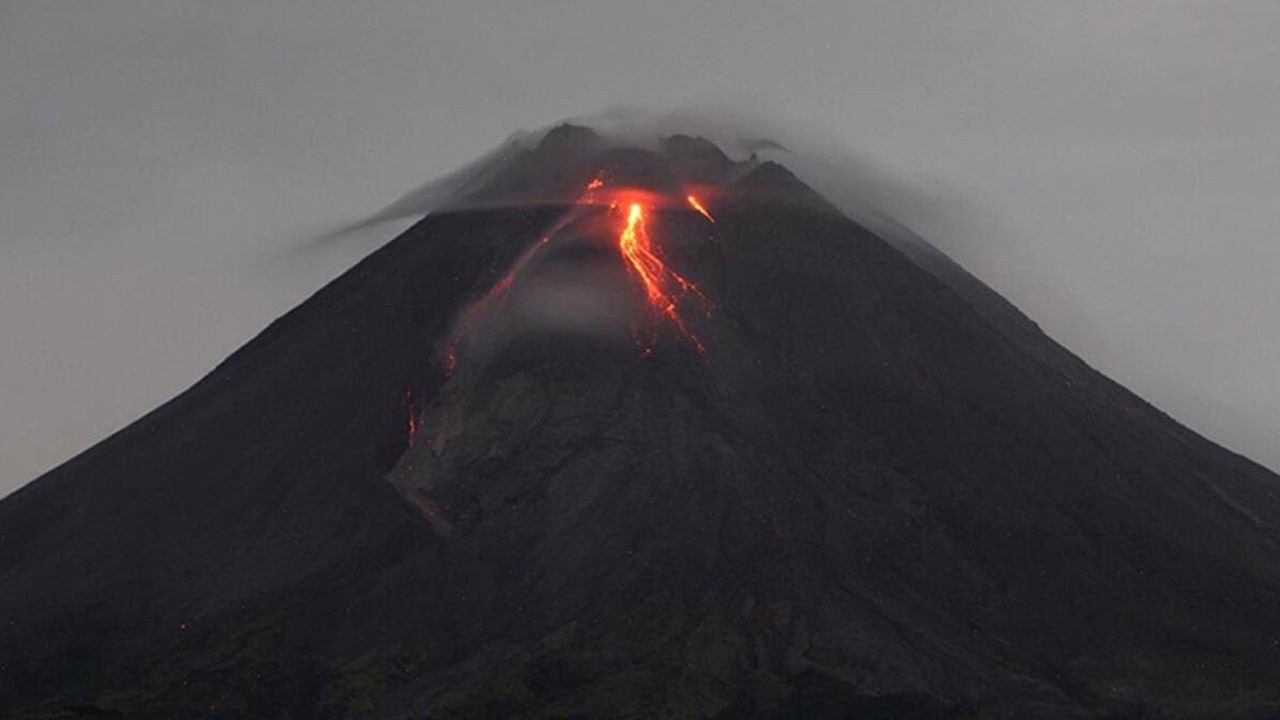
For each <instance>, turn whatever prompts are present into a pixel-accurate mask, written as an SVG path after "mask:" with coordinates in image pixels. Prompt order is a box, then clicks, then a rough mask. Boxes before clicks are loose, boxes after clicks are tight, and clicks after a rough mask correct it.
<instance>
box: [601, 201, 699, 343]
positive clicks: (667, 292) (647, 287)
mask: <svg viewBox="0 0 1280 720" xmlns="http://www.w3.org/2000/svg"><path fill="white" fill-rule="evenodd" d="M618 249H619V250H620V251H621V252H622V257H623V258H625V259H626V261H627V264H628V266H629V267H630V268H631V270H632V272H634V273H635V274H636V277H637V278H639V280H640V284H641V285H642V286H643V287H644V291H645V296H646V301H647V302H648V304H649V307H650V308H652V309H653V312H654V313H655V314H657V315H660V316H663V317H666V318H667V319H668V320H670V321H671V324H672V325H675V327H676V329H677V330H679V331H680V334H681V335H684V336H685V338H687V339H688V340H689V342H691V343H693V346H694V348H695V349H696V350H697V351H698V353H699V354H704V353H706V347H705V346H704V345H703V344H702V341H701V340H699V339H698V336H697V335H694V334H693V332H692V331H691V330H689V327H688V325H686V324H685V321H684V318H682V317H680V310H679V308H678V307H677V306H676V302H677V300H679V298H680V296H681V295H682V294H685V293H693V294H694V295H695V296H697V297H698V299H699V300H700V301H701V302H702V303H703V305H704V307H706V308H708V309H709V308H710V303H709V302H708V301H707V299H706V296H704V295H703V294H702V291H701V290H699V289H698V286H697V285H695V284H694V283H693V282H691V281H689V280H687V279H685V278H684V277H682V276H681V275H680V274H679V273H677V272H675V271H674V270H672V269H670V268H668V267H667V265H666V263H664V262H663V261H662V258H660V257H658V255H657V254H656V253H654V251H653V244H652V241H651V240H650V238H649V230H648V227H647V226H646V225H645V215H644V206H642V205H641V204H640V203H631V205H630V207H629V209H628V211H627V224H626V226H625V227H623V228H622V232H621V233H619V234H618ZM651 350H652V347H651V346H650V347H646V348H645V352H646V354H647V353H648V352H649V351H651Z"/></svg>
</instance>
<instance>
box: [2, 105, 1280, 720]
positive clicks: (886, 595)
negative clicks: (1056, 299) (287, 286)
mask: <svg viewBox="0 0 1280 720" xmlns="http://www.w3.org/2000/svg"><path fill="white" fill-rule="evenodd" d="M450 182H451V183H452V184H451V186H450V188H449V192H448V193H446V194H445V196H440V195H439V193H437V194H436V195H433V197H434V198H436V199H437V200H438V201H439V205H438V206H437V207H435V208H433V209H432V211H431V212H430V213H429V214H427V215H426V216H425V217H424V218H423V219H421V221H419V222H417V223H416V224H415V225H414V226H413V227H411V228H410V229H409V230H408V231H406V232H404V233H403V234H402V235H400V236H399V237H398V238H396V239H395V240H392V241H391V242H390V243H388V244H387V245H385V246H383V247H382V248H381V249H379V250H377V251H376V252H374V253H373V254H371V255H370V256H369V257H367V258H366V259H365V260H363V261H362V262H360V263H359V264H358V265H356V266H355V267H354V268H352V269H351V270H350V271H348V272H347V273H345V274H344V275H342V276H341V277H339V278H337V279H336V280H334V281H333V282H332V283H330V284H329V285H327V286H326V287H324V288H323V289H321V290H320V291H319V292H317V293H316V294H315V295H314V296H313V297H311V298H310V299H308V300H307V301H306V302H304V303H303V304H301V305H300V306H298V307H297V308H295V309H294V310H292V311H291V312H289V313H288V314H286V315H285V316H283V317H282V318H280V319H279V320H277V321H275V322H274V323H273V324H271V325H270V326H269V327H267V328H266V329H265V330H264V331H263V332H262V333H261V334H260V335H258V336H257V337H256V338H254V339H253V340H252V341H250V342H249V343H248V344H247V345H245V346H244V347H242V348H241V349H240V350H238V351H237V352H236V353H234V354H233V355H232V356H231V357H229V358H228V359H226V360H225V361H224V362H223V363H222V364H220V365H219V366H218V367H217V368H215V369H214V370H213V371H212V372H211V373H210V374H209V375H208V376H207V377H205V378H204V379H202V380H201V381H200V382H199V383H197V384H196V385H195V386H194V387H192V388H191V389H190V390H188V391H186V392H184V393H183V394H181V395H179V396H178V397H176V398H174V399H173V400H171V401H170V402H168V403H167V404H165V405H163V406H161V407H160V408H158V409H156V410H155V411H153V412H152V413H150V414H149V415H147V416H145V417H143V418H142V419H140V420H138V421H137V422H135V423H134V424H132V425H130V426H129V427H127V428H125V429H123V430H121V431H120V432H118V433H117V434H116V435H114V436H112V437H110V438H109V439H107V440H105V441H104V442H102V443H101V444H99V445H97V446H96V447H93V448H91V449H89V450H87V451H86V452H84V453H83V454H81V455H80V456H78V457H76V458H74V459H72V460H71V461H69V462H67V463H66V464H65V465H63V466H61V467H59V468H57V469H55V470H53V471H51V472H49V473H48V474H46V475H45V476H43V477H41V478H39V479H37V480H36V481H34V482H32V483H30V484H29V485H27V486H26V487H24V488H22V489H21V490H19V491H18V492H16V493H14V494H13V495H11V496H9V497H8V498H6V499H4V500H3V502H0V588H3V591H2V592H0V708H4V709H5V712H7V715H8V716H9V717H23V718H54V717H99V716H101V717H112V716H115V717H130V718H240V717H255V718H347V717H360V718H364V717H378V718H406V719H407V718H482V717H483V718H489V717H520V718H549V717H556V718H570V717H573V718H586V717H592V718H594V717H602V718H613V717H618V718H621V717H634V718H638V717H679V718H701V717H720V718H734V717H779V718H780V717H806V718H808V717H852V718H862V717H866V718H1209V717H1213V718H1227V717H1235V718H1263V717H1276V716H1278V715H1280V613H1278V612H1277V610H1278V609H1280V535H1278V534H1277V527H1280V499H1278V498H1277V496H1276V493H1277V489H1280V478H1277V477H1276V476H1275V475H1273V474H1271V473H1270V472H1268V471H1267V470H1265V469H1263V468H1262V467H1260V466H1258V465H1255V464H1253V463H1252V462H1250V461H1248V460H1246V459H1244V458H1242V457H1240V456H1237V455H1234V454H1232V453H1230V452H1228V451H1226V450H1224V449H1222V448H1220V447H1218V446H1216V445H1214V444H1213V443H1211V442H1209V441H1207V440H1205V439H1204V438H1201V437H1199V436H1197V435H1196V434H1195V433H1193V432H1191V431H1190V430H1188V429H1186V428H1184V427H1182V426H1181V425H1179V424H1178V423H1177V422H1175V421H1174V420H1172V419H1171V418H1169V417H1167V416H1166V415H1164V414H1162V413H1161V412H1160V411H1159V410H1157V409H1155V408H1154V407H1152V406H1151V405H1149V404H1148V403H1146V402H1144V401H1143V400H1141V399H1140V398H1138V397H1136V396H1135V395H1133V394H1132V393H1130V392H1128V391H1126V390H1125V389H1124V388H1122V387H1120V386H1118V385H1117V384H1115V383H1113V382H1111V381H1110V380H1108V379H1107V378H1105V377H1103V376H1102V375H1101V374H1099V373H1098V372H1096V371H1094V370H1093V369H1091V368H1090V367H1088V366H1087V365H1086V364H1085V363H1083V362H1082V361H1080V360H1079V359H1078V358H1076V357H1075V356H1073V355H1072V354H1071V353H1070V352H1068V351H1067V350H1065V349H1063V348H1062V347H1060V346H1059V345H1057V344H1056V343H1054V342H1053V341H1052V340H1051V339H1050V338H1048V337H1047V336H1045V335H1044V334H1043V333H1042V332H1041V331H1040V330H1039V328H1037V327H1036V325H1035V324H1034V323H1033V322H1031V321H1030V320H1029V319H1027V318H1026V317H1024V316H1023V315H1022V314H1021V313H1019V312H1018V311H1017V310H1016V309H1015V308H1014V307H1013V306H1012V305H1010V304H1009V303H1007V302H1006V301H1005V300H1004V299H1003V298H1001V297H1000V296H999V295H997V294H995V293H994V292H993V291H991V290H990V289H988V288H987V287H985V286H983V285H982V284H981V283H980V282H978V281H977V280H976V279H974V278H973V277H972V276H970V275H968V274H967V273H965V272H964V271H963V270H962V269H961V268H959V266H957V265H955V264H954V263H952V262H950V260H948V259H947V258H946V257H945V256H944V255H942V254H941V253H938V252H937V251H936V250H934V249H933V248H932V247H931V246H929V245H928V244H927V243H924V242H923V241H921V240H919V239H918V238H914V237H913V236H911V235H910V234H909V233H907V232H906V231H901V232H896V231H894V230H893V229H892V228H888V229H886V228H883V227H882V228H879V229H877V230H876V231H875V232H872V231H871V230H868V229H867V226H866V225H864V224H860V223H858V222H855V221H854V220H852V219H850V218H849V217H847V216H846V215H844V214H842V213H841V212H840V211H839V210H837V209H836V208H835V207H833V206H832V205H831V204H830V203H828V202H827V201H826V200H824V199H823V198H822V197H821V196H820V195H819V194H818V193H816V192H815V191H814V190H812V189H811V188H809V187H808V186H806V185H805V184H804V183H803V182H801V181H800V180H799V179H797V177H796V176H794V175H793V174H792V173H791V172H789V171H788V170H787V169H786V168H785V167H783V166H782V165H779V164H776V163H773V162H760V161H759V160H757V159H755V158H754V157H753V158H748V159H745V160H732V159H730V158H729V157H728V156H726V155H725V154H724V153H723V152H722V151H721V150H720V149H719V148H718V147H717V146H715V145H714V144H712V143H711V142H708V141H706V140H703V139H700V138H695V137H686V136H675V137H670V138H667V139H666V140H664V141H662V142H660V143H658V144H656V145H650V146H647V147H636V146H633V145H630V144H628V143H625V142H619V141H615V140H612V139H610V138H607V137H605V136H602V135H600V134H597V133H596V132H594V131H592V130H589V129H587V128H583V127H576V126H572V125H565V126H560V127H557V128H555V129H553V130H551V131H549V132H547V133H545V134H544V135H543V136H542V137H540V138H537V139H534V140H529V141H527V142H523V141H522V142H513V143H511V144H509V145H508V146H506V147H504V148H503V149H502V150H500V151H499V152H496V153H494V154H491V155H490V156H488V157H486V158H485V159H484V160H483V161H482V162H480V163H477V164H476V165H475V166H473V167H471V168H469V169H467V170H466V171H464V172H463V173H461V174H459V175H457V176H454V177H453V178H452V179H451V181H450ZM437 189H438V188H437ZM420 196H421V194H417V195H414V194H411V195H410V196H407V197H406V199H405V200H403V201H401V202H400V203H399V204H398V205H397V206H393V208H395V207H399V208H404V207H410V206H412V205H413V203H414V199H415V198H416V197H420Z"/></svg>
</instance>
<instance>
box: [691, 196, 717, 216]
mask: <svg viewBox="0 0 1280 720" xmlns="http://www.w3.org/2000/svg"><path fill="white" fill-rule="evenodd" d="M685 199H686V200H688V201H689V207H691V208H693V209H694V210H697V211H698V214H700V215H702V217H704V218H706V219H707V220H708V221H710V222H713V223H714V222H715V221H716V219H715V218H713V217H711V213H709V212H707V209H706V208H705V207H703V206H702V203H700V202H698V198H696V197H694V196H692V195H690V196H688V197H687V198H685Z"/></svg>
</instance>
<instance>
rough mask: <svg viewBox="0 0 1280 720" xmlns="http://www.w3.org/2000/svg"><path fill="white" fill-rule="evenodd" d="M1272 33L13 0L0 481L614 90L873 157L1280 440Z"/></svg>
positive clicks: (975, 238)
mask: <svg viewBox="0 0 1280 720" xmlns="http://www.w3.org/2000/svg"><path fill="white" fill-rule="evenodd" d="M1277 38H1280V3H1277V2H1275V1H1274V0H1259V1H1257V2H1225V1H1217V0H1214V1H1205V2H1192V1H1178V0H1145V1H1143V2H1124V1H1123V0H1100V1H1098V2H1081V1H1076V2H1057V1H1051V2H1050V1H1046V2H1033V1H1031V0H1010V1H1009V2H986V1H984V2H978V1H971V2H952V1H942V2H923V1H915V2H912V1H904V0H891V1H887V2H870V1H865V0H864V1H860V2H848V1H847V0H831V1H829V2H811V3H804V2H797V0H786V1H780V2H763V1H760V0H754V1H747V0H732V1H729V2H706V3H697V2H691V1H690V0H674V1H666V0H644V1H643V2H636V1H629V2H580V3H571V2H514V1H511V0H506V1H504V2H481V1H479V0H465V1H463V2H432V1H430V0H413V1H410V0H386V1H384V2H365V1H358V0H340V1H339V0H334V1H332V2H329V1H325V0H244V1H241V0H216V1H209V2H198V1H195V0H83V1H78V0H25V1H20V0H0V338H2V340H0V494H2V493H5V492H8V491H10V490H12V489H13V488H16V487H18V486H20V485H22V484H23V483H25V482H27V481H29V480H31V479H33V478H34V477H35V476H36V475H38V474H40V473H41V472H43V471H45V470H47V469H49V468H51V467H53V466H55V465H57V464H58V463H60V462H62V461H64V460H66V459H68V458H69V457H71V456H72V455H73V454H75V453H77V452H79V451H80V450H82V449H84V448H86V447H88V446H89V445H91V444H93V443H95V442H97V441H98V440H100V439H102V438H103V437H105V436H106V435H108V434H109V433H111V432H113V431H115V430H117V429H119V428H120V427H122V426H124V425H125V424H127V423H128V422H130V421H132V420H134V419H136V418H137V417H138V416H140V415H141V414H143V413H144V412H146V411H148V410H150V409H151V408H153V407H155V406H156V405H157V404H159V403H161V402H163V401H164V400H166V399H168V398H169V397H171V396H173V395H174V394H176V393H178V392H180V391H181V390H183V389H184V388H186V387H188V386H189V385H190V384H191V383H193V382H194V381H196V380H197V379H198V378H199V377H200V376H201V375H203V374H204V373H205V372H206V371H208V370H209V369H211V368H212V367H213V365H214V364H216V363H217V362H218V361H219V360H221V359H222V358H223V357H225V356H226V355H227V354H229V353H230V352H231V351H233V350H234V349H235V348H236V347H238V346H239V345H240V344H242V343H243V342H245V341H246V340H247V339H249V338H250V337H251V336H252V335H253V334H255V333H256V332H257V331H258V330H260V329H261V328H262V327H263V326H265V325H266V324H267V323H268V322H269V321H270V320H271V319H273V318H274V317H276V316H278V315H279V314H281V313H282V312H283V311H285V310H287V309H288V308H289V307H291V306H292V305H294V304H296V303H297V302H299V301H301V300H302V299H304V298H305V297H306V296H307V295H308V294H310V292H312V291H313V290H315V289H316V288H317V287H319V286H320V285H321V284H322V283H323V282H324V281H326V280H328V279H329V278H331V277H333V276H334V275H336V274H338V273H339V272H341V271H342V270H343V269H345V268H347V267H349V266H350V265H351V264H352V263H353V262H354V261H355V260H356V259H358V258H359V257H361V256H362V255H363V254H364V253H366V252H368V251H369V250H371V249H372V248H373V247H375V246H376V245H377V244H379V243H380V242H382V241H385V240H386V239H389V237H390V236H391V235H392V234H394V228H390V229H386V228H384V229H383V231H382V233H381V234H378V233H374V234H366V235H362V236H360V237H355V238H350V239H348V240H347V241H345V242H342V243H337V244H332V245H328V246H326V247H325V249H323V250H320V251H311V252H297V251H296V248H297V246H298V245H299V243H301V242H303V241H304V240H305V239H306V238H308V237H313V236H315V235H317V234H320V233H323V232H325V231H326V230H329V229H331V228H333V227H336V226H338V225H341V224H343V223H346V222H350V221H352V220H355V219H358V218H360V217H362V216H364V215H367V214H368V213H370V212H372V211H374V210H376V209H378V208H379V207H381V206H382V205H384V204H386V203H388V202H390V201H391V200H393V199H395V198H396V197H398V196H399V195H400V194H402V193H403V192H405V191H407V190H409V189H411V188H413V187H415V186H417V185H419V184H421V183H422V182H423V181H425V180H428V179H430V178H431V177H433V176H436V175H439V174H441V173H443V172H445V171H448V170H450V169H452V168H454V167H456V166H458V165H461V164H463V163H465V162H466V161H468V160H470V159H472V158H473V157H474V156H475V155H477V154H479V153H480V152H482V151H484V150H487V149H489V148H490V147H492V146H493V145H495V144H496V143H498V142H499V141H501V140H502V139H503V138H505V137H506V136H507V135H508V134H509V133H511V132H512V131H513V130H516V129H518V128H532V127H538V126H542V125H545V124H548V123H551V122H554V121H556V120H558V119H560V118H563V117H566V116H573V115H582V114H589V113H594V112H597V111H599V110H601V109H603V108H606V107H610V106H614V105H618V104H631V105H640V106H644V107H650V108H655V109H665V108H672V107H685V106H691V105H693V106H704V105H715V106H721V107H733V108H739V109H741V110H743V111H745V112H748V113H752V114H758V115H761V116H765V117H768V118H769V119H770V121H771V122H774V123H776V124H777V125H779V126H783V127H787V128H790V129H791V130H792V132H793V133H799V134H806V133H810V134H812V136H813V137H821V138H823V140H822V142H824V143H829V142H838V143H840V144H841V145H843V146H844V147H845V148H846V149H847V150H849V151H851V152H855V153H857V154H859V155H860V156H862V157H864V158H869V159H872V160H873V161H874V162H875V163H877V164H878V165H879V166H881V167H882V168H883V169H885V171H886V172H889V173H891V174H892V175H893V177H894V178H895V179H896V180H898V181H901V183H902V186H903V187H909V188H910V189H911V190H912V195H911V199H910V201H907V200H906V199H905V198H904V199H903V200H902V202H900V203H898V204H899V205H900V206H899V207H897V208H893V209H895V210H896V211H897V212H899V213H900V214H901V215H904V217H901V218H900V219H901V220H903V221H905V222H906V223H907V224H908V225H910V226H912V227H914V228H915V229H916V230H917V231H919V232H920V233H921V234H922V235H924V236H925V237H926V238H928V239H930V240H931V241H933V242H934V243H935V244H937V245H938V246H939V247H941V248H942V249H944V250H945V251H947V252H948V253H950V254H952V256H953V257H955V258H957V259H958V260H959V261H960V262H961V263H962V264H964V265H965V266H966V267H968V268H969V269H970V270H971V271H973V272H974V273H975V274H976V275H978V276H979V277H981V278H983V279H984V280H986V281H987V282H988V283H990V284H991V285H993V286H994V287H995V288H996V289H997V290H999V291H1001V292H1002V293H1004V294H1005V295H1006V296H1008V297H1009V298H1010V299H1012V300H1013V301H1014V303H1015V304H1017V305H1018V306H1020V307H1021V308H1023V309H1024V310H1025V311H1027V312H1028V313H1029V314H1030V315H1031V316H1032V317H1033V318H1034V319H1035V320H1037V321H1038V322H1040V324H1041V325H1042V327H1044V328H1045V329H1047V330H1048V331H1049V333H1050V334H1052V335H1053V336H1054V337H1056V338H1057V339H1059V340H1060V341H1062V342H1063V343H1064V344H1066V345H1067V346H1068V347H1070V348H1071V349H1073V350H1074V351H1076V352H1077V353H1078V354H1080V355H1082V356H1083V357H1084V358H1085V359H1086V360H1088V361H1089V362H1091V363H1092V364H1094V365H1095V366H1096V367H1098V368H1099V369H1101V370H1102V371H1104V372H1105V373H1107V374H1109V375H1111V376H1112V377H1114V378H1116V379H1117V380H1119V381H1121V382H1122V383H1124V384H1126V385H1128V386H1129V387H1130V388H1132V389H1133V390H1135V391H1136V392H1138V393H1139V394H1141V395H1143V396H1144V397H1146V398H1148V399H1150V400H1152V401H1153V402H1155V403H1156V404H1157V405H1158V406H1160V407H1161V408H1163V409H1165V410H1166V411H1168V412H1170V413H1171V414H1172V415H1174V416H1175V417H1176V418H1178V419H1180V420H1182V421H1183V422H1185V423H1187V424H1189V425H1190V426H1191V427H1193V428H1195V429H1197V430H1199V431H1201V432H1202V433H1205V434H1207V435H1208V436H1209V437H1211V438H1213V439H1214V440H1217V441H1218V442H1220V443H1223V444H1225V445H1226V446H1228V447H1230V448H1232V449H1234V450H1237V451H1240V452H1243V453H1245V454H1246V455H1249V456H1251V457H1253V458H1254V459H1256V460H1259V461H1261V462H1263V463H1264V464H1267V465H1269V466H1271V467H1272V468H1280V442H1277V440H1278V439H1280V362H1277V356H1278V355H1280V289H1277V287H1278V285H1277V275H1278V274H1280V41H1277ZM889 204H891V205H892V204H894V203H893V202H890V203H889Z"/></svg>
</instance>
